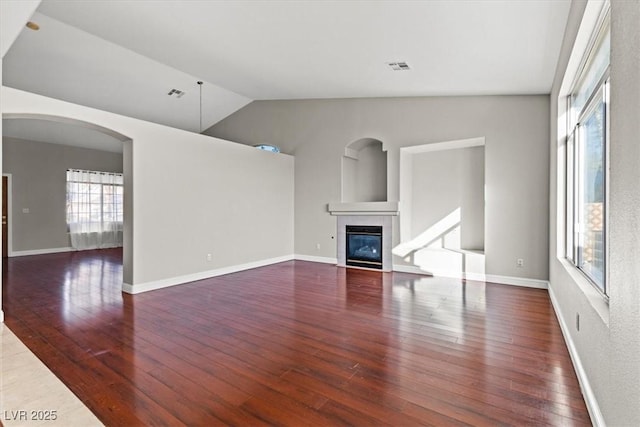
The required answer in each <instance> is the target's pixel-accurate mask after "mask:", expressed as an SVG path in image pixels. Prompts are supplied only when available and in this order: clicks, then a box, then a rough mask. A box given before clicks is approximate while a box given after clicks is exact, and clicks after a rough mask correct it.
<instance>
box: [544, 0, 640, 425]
mask: <svg viewBox="0 0 640 427" xmlns="http://www.w3.org/2000/svg"><path fill="white" fill-rule="evenodd" d="M595 3H596V2H590V4H589V5H588V6H586V2H584V1H574V2H573V4H572V8H571V12H570V16H569V22H568V26H567V31H566V34H565V40H564V43H563V47H562V52H561V56H560V61H559V64H558V69H557V73H556V77H555V81H554V85H553V89H552V94H551V145H550V146H551V157H550V165H551V187H550V189H551V191H550V213H551V217H550V218H551V221H550V226H551V227H550V228H551V230H550V260H549V264H550V293H551V295H552V297H553V299H554V306H555V308H556V312H557V314H558V317H559V319H560V320H561V324H564V330H563V332H564V333H565V334H566V338H567V342H568V345H569V349H570V350H571V351H572V352H573V357H574V365H576V368H577V372H578V375H579V377H580V379H581V384H582V385H583V388H584V391H585V398H586V400H587V403H588V405H589V406H590V411H591V413H592V420H593V421H594V423H595V424H597V425H599V424H601V425H604V424H606V425H610V426H631V425H634V426H635V425H640V404H639V402H640V329H639V328H638V325H639V324H640V262H639V261H638V260H640V192H639V191H638V188H639V185H640V168H639V167H638V165H640V139H639V138H640V137H639V135H640V120H639V119H638V118H639V117H640V26H639V25H638V23H639V22H640V2H637V1H617V0H614V1H612V3H611V22H612V24H611V72H610V77H611V105H610V112H611V121H610V126H611V130H610V153H609V154H610V157H609V158H610V172H609V173H610V181H609V202H610V205H609V213H608V216H609V242H608V243H609V244H608V251H609V264H608V265H609V269H608V287H609V302H608V304H607V303H606V302H605V301H604V299H603V298H602V297H601V296H600V295H599V294H598V293H597V292H596V291H595V290H594V289H593V287H592V286H590V284H589V283H587V281H586V280H585V279H584V277H583V276H582V275H580V274H579V273H578V272H577V271H576V270H575V268H573V267H572V266H570V265H569V264H568V263H567V262H566V261H564V260H563V256H562V254H563V253H564V237H563V236H564V206H563V203H562V201H563V199H564V194H563V192H564V181H563V175H564V168H563V165H564V144H565V139H564V135H563V132H562V130H563V129H562V128H563V127H564V126H563V123H564V117H563V114H564V112H563V106H564V105H566V104H565V100H564V99H563V98H562V97H561V98H560V99H559V97H558V95H559V93H560V89H561V83H562V80H563V76H564V74H565V70H566V69H567V68H568V65H567V64H568V63H569V58H570V54H571V50H572V48H573V46H574V43H575V44H580V43H582V42H583V41H584V37H579V38H578V39H576V34H577V33H578V28H579V25H580V22H581V20H582V18H583V13H584V12H585V6H586V10H587V13H586V15H585V16H592V13H591V11H592V10H593V8H594V5H595ZM587 20H588V19H585V23H586V21H587ZM578 59H579V58H578ZM569 68H571V66H570V65H569ZM558 123H559V124H560V126H558ZM578 314H579V315H580V330H579V331H578V330H577V327H576V322H575V319H576V315H578Z"/></svg>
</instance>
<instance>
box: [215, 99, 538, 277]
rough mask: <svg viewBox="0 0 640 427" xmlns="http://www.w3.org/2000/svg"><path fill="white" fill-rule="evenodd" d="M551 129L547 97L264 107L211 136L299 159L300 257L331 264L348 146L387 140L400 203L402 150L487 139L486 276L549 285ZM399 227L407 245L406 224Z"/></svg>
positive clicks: (248, 110) (391, 189) (392, 185)
mask: <svg viewBox="0 0 640 427" xmlns="http://www.w3.org/2000/svg"><path fill="white" fill-rule="evenodd" d="M548 131H549V97H548V96H544V95H540V96H480V97H431V98H385V99H375V98H369V99H326V100H301V101H256V102H253V103H251V104H249V105H248V106H246V107H245V108H243V109H242V110H240V111H238V112H236V113H235V114H233V115H231V116H230V117H228V118H227V119H225V120H223V121H222V122H220V123H218V124H217V125H216V126H214V127H212V128H210V129H209V130H207V133H208V134H211V135H215V136H217V137H220V138H226V139H231V140H233V141H239V142H243V143H247V144H255V143H258V142H264V143H272V144H275V145H278V146H280V147H282V149H283V150H284V151H285V152H288V153H291V154H294V155H295V158H296V169H295V250H296V253H298V254H304V255H312V256H324V257H335V256H336V248H335V240H333V239H332V236H335V233H336V220H335V218H334V217H331V216H330V215H329V214H328V213H327V209H326V204H327V203H328V202H337V201H340V197H341V193H340V190H341V183H340V177H341V158H342V156H343V153H344V148H345V146H347V145H348V144H349V143H351V142H353V141H357V140H359V139H362V138H373V139H377V140H380V141H382V142H383V144H384V146H385V149H386V150H387V173H388V191H387V198H388V200H389V201H399V181H400V180H399V164H400V153H399V151H400V148H401V147H408V146H415V145H422V144H427V143H434V142H442V141H452V140H459V139H467V138H476V137H485V138H486V140H485V141H486V146H485V170H486V176H485V182H486V188H487V191H486V210H485V215H486V217H485V218H486V219H485V221H486V227H485V253H486V272H487V274H492V275H503V276H515V277H524V278H531V279H542V280H546V279H547V278H548V231H549V230H548V219H549V218H548V215H547V212H548V206H549V147H548V143H547V141H548ZM400 215H402V213H401V214H400ZM394 228H395V232H394V244H398V243H400V241H399V235H400V233H399V232H398V221H397V219H396V220H395V225H394ZM317 244H320V249H316V245H317ZM517 258H522V259H524V261H525V266H524V268H517V266H516V259H517ZM394 262H395V263H401V262H402V260H401V259H399V258H396V259H395V261H394Z"/></svg>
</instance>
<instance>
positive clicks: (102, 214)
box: [65, 169, 124, 233]
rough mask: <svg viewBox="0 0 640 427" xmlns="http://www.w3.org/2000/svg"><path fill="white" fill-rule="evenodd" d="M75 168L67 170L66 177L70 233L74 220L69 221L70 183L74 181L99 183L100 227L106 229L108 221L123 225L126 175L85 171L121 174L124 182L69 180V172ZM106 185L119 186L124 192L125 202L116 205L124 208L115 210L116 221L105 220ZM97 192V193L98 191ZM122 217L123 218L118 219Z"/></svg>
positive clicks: (91, 183)
mask: <svg viewBox="0 0 640 427" xmlns="http://www.w3.org/2000/svg"><path fill="white" fill-rule="evenodd" d="M72 170H73V169H69V170H67V178H66V188H67V189H66V197H67V202H66V204H65V222H66V225H67V233H69V232H70V231H71V224H72V223H73V221H69V219H70V218H69V215H70V211H69V205H70V202H69V183H74V184H88V185H99V186H100V222H99V223H100V229H101V230H104V229H105V222H107V223H116V224H120V226H121V227H122V226H123V224H124V175H123V174H122V173H116V172H101V171H84V172H87V173H90V174H94V173H95V174H105V173H108V174H114V175H117V176H120V177H121V178H122V180H123V182H122V183H113V182H109V183H105V182H92V181H79V180H69V175H68V172H69V171H72ZM105 186H110V187H114V188H116V187H119V188H121V192H122V201H123V203H120V204H115V206H121V207H122V210H121V211H120V212H118V211H116V212H115V216H116V220H115V221H105V191H104V190H105ZM96 194H97V193H96ZM71 214H73V212H71ZM120 217H121V220H118V219H119V218H120ZM95 223H96V224H97V223H98V222H97V221H96V222H95Z"/></svg>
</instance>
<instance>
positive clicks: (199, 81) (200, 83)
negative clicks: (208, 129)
mask: <svg viewBox="0 0 640 427" xmlns="http://www.w3.org/2000/svg"><path fill="white" fill-rule="evenodd" d="M197 83H198V86H200V126H199V127H198V133H202V83H203V82H202V80H198V82H197Z"/></svg>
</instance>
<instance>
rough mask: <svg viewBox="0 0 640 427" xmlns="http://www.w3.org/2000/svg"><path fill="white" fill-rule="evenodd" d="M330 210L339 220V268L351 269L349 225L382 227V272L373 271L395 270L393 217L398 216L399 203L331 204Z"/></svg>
mask: <svg viewBox="0 0 640 427" xmlns="http://www.w3.org/2000/svg"><path fill="white" fill-rule="evenodd" d="M328 210H329V213H330V214H331V215H333V216H336V217H337V220H338V221H337V223H338V225H337V234H336V236H337V242H336V244H337V255H338V267H350V266H347V265H346V261H347V256H346V246H347V245H346V239H347V234H346V228H347V225H376V226H381V227H382V270H379V269H373V270H375V271H392V270H393V255H392V253H391V249H392V247H393V234H392V217H393V216H397V215H398V203H397V202H366V203H329V206H328ZM356 268H360V267H356Z"/></svg>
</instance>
